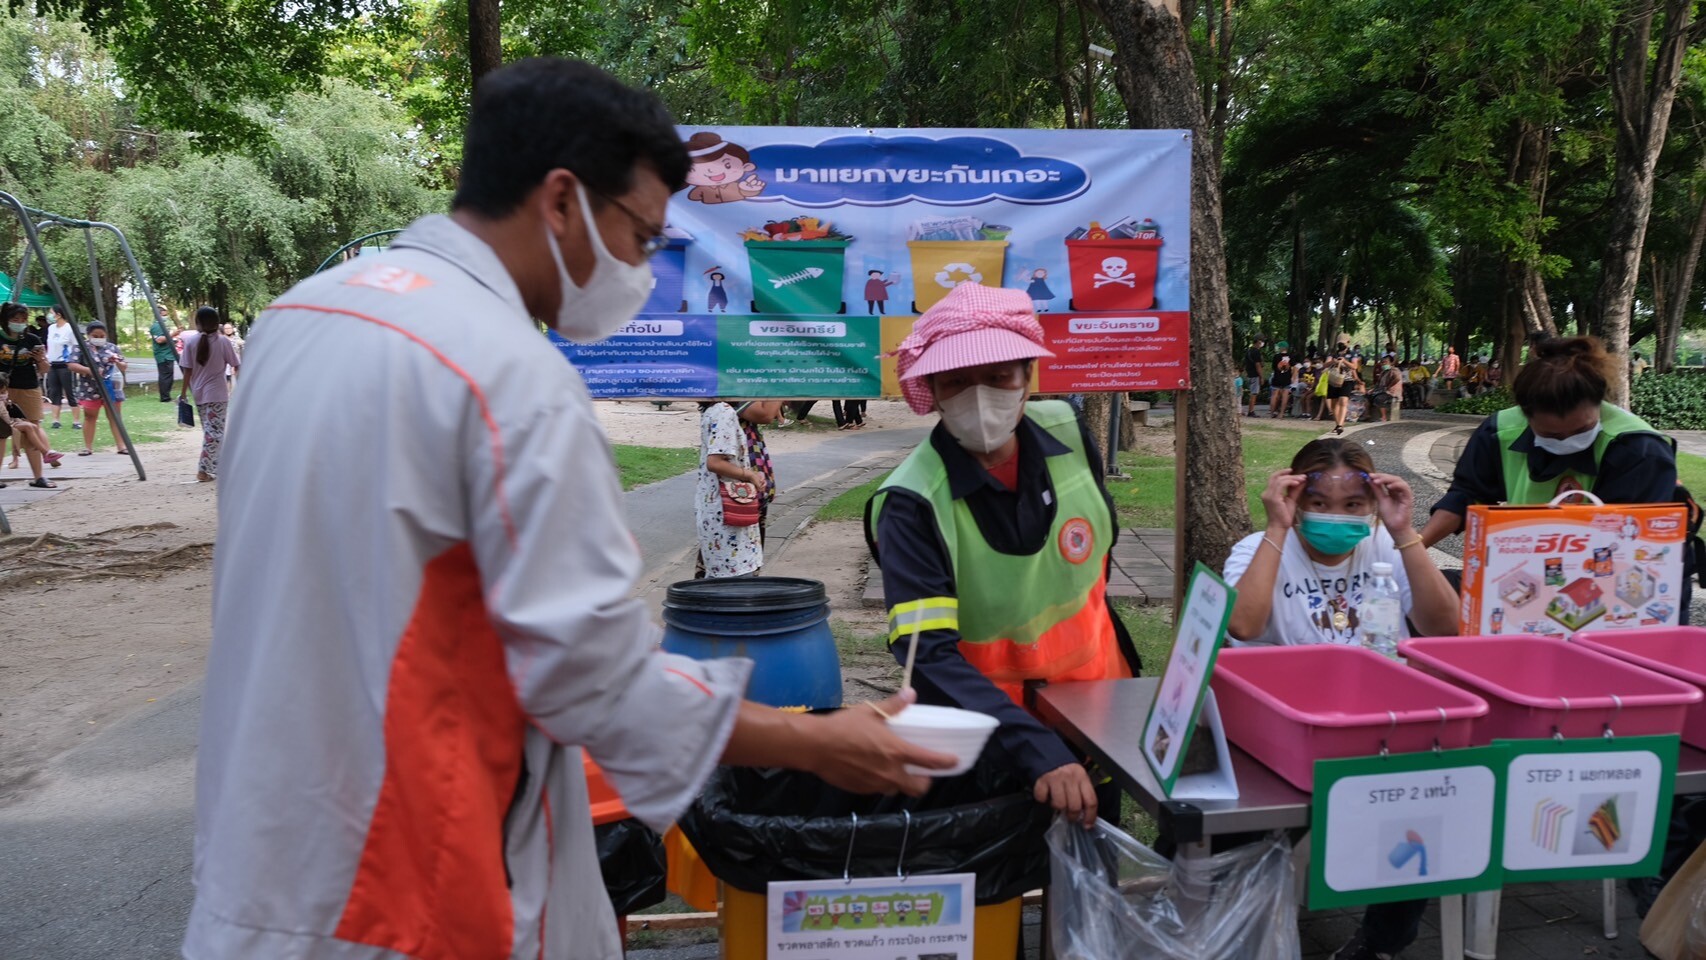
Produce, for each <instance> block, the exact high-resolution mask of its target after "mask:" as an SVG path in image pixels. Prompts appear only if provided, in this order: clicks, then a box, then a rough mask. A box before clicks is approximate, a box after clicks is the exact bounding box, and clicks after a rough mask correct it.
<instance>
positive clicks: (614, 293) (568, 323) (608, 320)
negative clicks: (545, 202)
mask: <svg viewBox="0 0 1706 960" xmlns="http://www.w3.org/2000/svg"><path fill="white" fill-rule="evenodd" d="M575 196H577V197H579V198H580V208H581V221H582V222H583V223H585V224H586V232H587V237H588V239H589V242H590V243H591V244H592V254H593V264H592V276H591V277H590V278H589V279H588V280H587V282H586V286H584V287H583V286H580V285H579V284H576V283H575V281H574V280H573V278H571V277H570V276H569V268H568V267H567V266H565V265H564V264H563V249H562V247H561V246H559V245H558V244H557V236H556V234H554V233H552V232H551V229H550V228H549V227H546V228H545V242H546V243H547V244H549V245H550V247H551V259H553V260H555V261H557V279H558V280H559V282H560V283H561V284H562V291H563V299H562V302H561V303H560V304H558V306H557V322H556V323H555V324H553V326H554V327H555V328H556V330H557V332H558V333H560V334H562V335H563V336H565V337H568V338H569V339H570V340H573V341H575V342H576V343H597V342H598V341H600V340H603V339H604V338H605V337H608V336H610V335H611V334H612V333H615V332H616V331H617V330H620V329H621V328H622V325H623V324H625V323H627V322H628V321H630V320H632V319H634V314H636V313H638V312H640V307H641V306H642V305H643V304H644V303H645V302H646V298H647V297H649V296H651V292H652V265H651V264H650V263H641V264H638V265H635V264H632V263H623V262H622V261H621V260H618V259H617V258H616V256H615V255H614V254H612V253H611V252H610V248H609V247H606V246H605V245H604V236H603V235H602V234H600V233H599V232H598V224H597V223H595V222H594V221H593V219H592V205H591V204H589V203H588V202H587V198H586V188H585V187H583V186H581V185H580V184H579V183H576V184H575Z"/></svg>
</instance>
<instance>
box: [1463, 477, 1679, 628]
mask: <svg viewBox="0 0 1706 960" xmlns="http://www.w3.org/2000/svg"><path fill="white" fill-rule="evenodd" d="M1686 533H1687V508H1686V507H1685V506H1684V505H1682V504H1680V503H1674V504H1673V503H1666V504H1636V505H1628V504H1604V505H1568V506H1502V507H1485V506H1474V507H1470V508H1469V517H1468V522H1467V525H1466V526H1465V528H1464V531H1463V593H1462V614H1461V616H1460V617H1459V624H1458V629H1459V631H1460V632H1461V633H1463V634H1464V635H1466V636H1491V635H1494V634H1502V633H1536V634H1550V635H1554V636H1567V635H1569V634H1572V633H1575V632H1576V631H1578V630H1615V629H1619V628H1626V627H1669V626H1676V625H1677V624H1678V623H1680V622H1681V621H1680V618H1681V616H1682V611H1681V610H1680V609H1679V608H1680V606H1681V601H1680V598H1681V595H1682V559H1683V551H1684V549H1685V548H1686V543H1685V541H1684V538H1685V535H1686Z"/></svg>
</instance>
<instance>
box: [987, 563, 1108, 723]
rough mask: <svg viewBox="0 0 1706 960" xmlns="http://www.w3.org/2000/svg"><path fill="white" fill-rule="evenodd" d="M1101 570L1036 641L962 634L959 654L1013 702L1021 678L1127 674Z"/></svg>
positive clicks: (1018, 696) (1020, 689)
mask: <svg viewBox="0 0 1706 960" xmlns="http://www.w3.org/2000/svg"><path fill="white" fill-rule="evenodd" d="M1107 589H1108V581H1107V578H1106V577H1105V576H1104V577H1102V578H1099V579H1098V580H1097V581H1096V584H1095V586H1093V587H1091V588H1090V592H1089V593H1088V594H1087V595H1086V596H1085V598H1084V604H1083V605H1082V606H1081V607H1079V608H1078V611H1077V612H1076V613H1074V614H1073V615H1072V616H1070V617H1067V618H1066V619H1065V620H1062V621H1060V622H1059V623H1057V624H1055V625H1054V626H1052V627H1050V628H1048V630H1046V631H1044V632H1043V634H1042V636H1040V637H1038V638H1037V640H1036V642H1035V643H1015V642H1013V641H1012V640H1005V639H996V640H988V641H983V642H979V643H973V642H970V641H966V640H962V641H960V644H959V650H960V654H961V655H962V656H964V657H965V658H966V661H967V662H969V663H970V664H971V665H972V666H974V667H976V668H977V669H978V672H980V673H982V674H983V675H984V676H986V677H988V678H989V679H990V680H991V681H993V682H994V683H995V685H996V686H998V687H1000V688H1001V689H1002V691H1003V692H1005V693H1006V694H1007V695H1008V696H1009V697H1012V698H1013V700H1014V702H1016V703H1023V702H1024V701H1023V690H1024V681H1026V680H1053V681H1067V680H1106V679H1111V678H1115V677H1129V676H1131V671H1130V670H1129V669H1127V667H1126V662H1125V658H1124V657H1123V656H1122V655H1121V654H1120V645H1119V638H1118V637H1117V636H1116V635H1115V633H1114V624H1113V621H1112V620H1111V619H1110V618H1109V614H1108V605H1107V600H1106V594H1107Z"/></svg>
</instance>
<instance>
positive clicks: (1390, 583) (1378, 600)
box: [1362, 563, 1404, 660]
mask: <svg viewBox="0 0 1706 960" xmlns="http://www.w3.org/2000/svg"><path fill="white" fill-rule="evenodd" d="M1373 569H1374V580H1373V581H1372V582H1370V583H1369V586H1368V589H1367V590H1366V591H1365V592H1364V593H1363V596H1362V645H1363V646H1365V647H1367V648H1368V649H1370V650H1373V651H1374V652H1375V653H1378V654H1380V655H1381V656H1383V657H1390V658H1391V659H1393V660H1396V659H1398V632H1399V630H1401V629H1402V628H1403V623H1404V620H1403V617H1404V606H1403V603H1402V601H1401V600H1400V599H1399V597H1398V581H1397V580H1395V579H1393V577H1392V564H1390V563H1376V564H1374V566H1373Z"/></svg>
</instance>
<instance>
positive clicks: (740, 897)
mask: <svg viewBox="0 0 1706 960" xmlns="http://www.w3.org/2000/svg"><path fill="white" fill-rule="evenodd" d="M1022 905H1023V904H1022V901H1021V898H1019V897H1014V898H1013V899H1011V900H1006V901H1003V902H1001V903H992V904H990V905H989V906H987V907H978V908H977V911H976V912H975V913H974V914H973V917H972V931H973V932H972V937H973V940H972V952H971V955H972V958H973V960H1013V958H1014V957H1016V956H1018V955H1019V914H1020V907H1021V906H1022ZM764 910H765V900H764V894H762V893H747V892H746V891H745V890H736V889H735V888H734V887H731V886H729V885H728V884H726V883H725V884H723V909H722V913H721V920H722V927H723V960H767V954H766V952H765V944H764V940H765V937H764Z"/></svg>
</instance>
